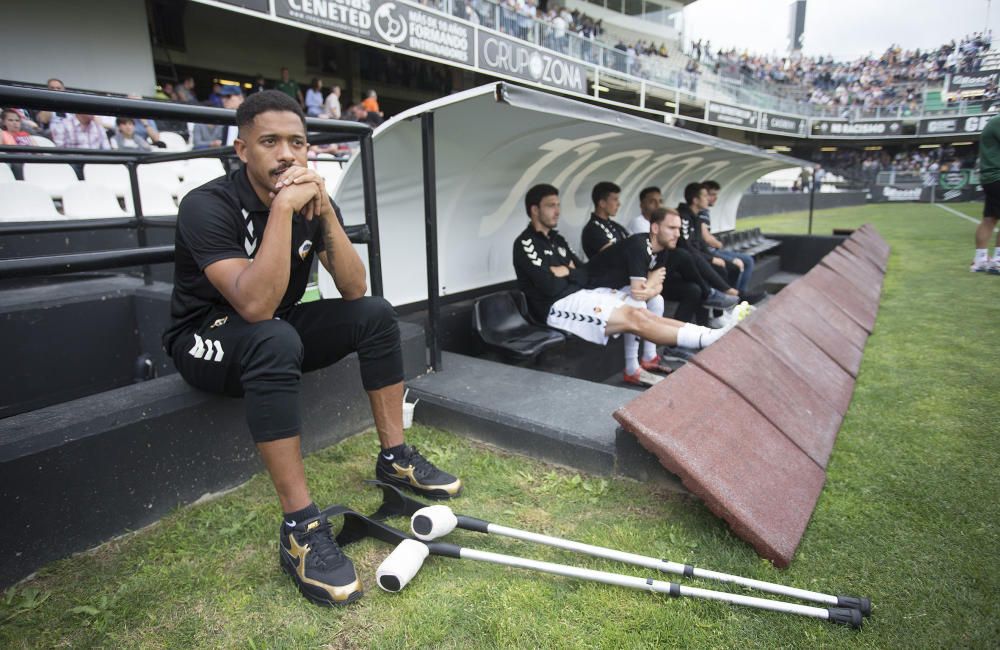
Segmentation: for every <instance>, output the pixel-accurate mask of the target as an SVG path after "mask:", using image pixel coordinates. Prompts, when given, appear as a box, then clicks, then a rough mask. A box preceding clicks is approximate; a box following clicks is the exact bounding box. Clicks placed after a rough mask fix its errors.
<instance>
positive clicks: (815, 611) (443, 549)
mask: <svg viewBox="0 0 1000 650" xmlns="http://www.w3.org/2000/svg"><path fill="white" fill-rule="evenodd" d="M371 483H373V484H375V485H377V486H378V487H380V488H381V489H382V495H383V502H382V506H381V507H380V508H379V510H378V511H377V512H376V513H374V514H373V515H372V517H371V520H374V521H372V524H373V525H375V526H378V527H379V528H381V529H388V530H393V531H394V532H396V533H399V535H398V537H396V538H393V539H388V538H386V537H385V536H384V535H374V536H377V537H379V538H380V539H383V540H384V541H391V542H397V541H398V545H397V546H396V548H395V550H393V551H392V553H390V554H389V556H388V557H387V558H386V559H385V560H384V561H383V562H382V564H381V565H379V567H378V570H377V571H376V581H377V582H378V584H379V586H380V587H381V588H382V589H384V590H386V591H390V592H396V591H400V590H401V589H403V588H404V587H406V585H407V584H408V583H409V582H410V581H411V580H412V579H413V578H414V576H416V574H417V572H418V571H419V570H420V567H421V566H423V562H424V560H425V559H427V557H428V556H429V555H438V556H442V557H453V558H459V559H465V560H478V561H480V562H492V563H494V564H501V565H504V566H511V567H517V568H521V569H531V570H534V571H540V572H542V573H550V574H554V575H560V576H566V577H569V578H579V579H582V580H589V581H592V582H601V583H604V584H610V585H617V586H620V587H629V588H631V589H640V590H645V591H652V592H657V593H663V594H668V595H670V596H675V597H680V596H683V597H689V598H703V599H707V600H717V601H721V602H726V603H730V604H733V605H743V606H746V607H753V608H756V609H764V610H768V611H773V612H784V613H786V614H797V615H799V616H807V617H810V618H817V619H820V620H825V621H829V622H831V623H838V624H841V625H849V626H851V627H853V628H860V627H861V624H862V620H863V617H866V616H870V615H871V600H869V599H868V598H861V597H856V596H833V595H829V594H823V593H819V592H816V591H808V590H805V589H798V588H795V587H786V586H784V585H779V584H775V583H771V582H764V581H761V580H754V579H752V578H744V577H741V576H736V575H730V574H727V573H720V572H717V571H709V570H707V569H699V568H696V567H693V566H691V565H688V564H678V563H676V562H669V561H667V560H659V559H656V558H652V557H646V556H643V555H637V554H635V553H627V552H624V551H617V550H614V549H610V548H604V547H600V546H593V545H590V544H584V543H581V542H574V541H570V540H566V539H561V538H559V537H550V536H548V535H541V534H538V533H532V532H529V531H525V530H519V529H516V528H508V527H506V526H500V525H498V524H493V523H490V522H487V521H483V520H481V519H476V518H474V517H466V516H463V515H456V514H454V513H453V512H452V511H451V508H449V507H448V506H445V505H432V506H427V505H426V504H424V503H421V502H419V501H417V500H415V499H412V498H410V497H408V496H406V495H404V494H402V493H401V492H400V491H399V490H398V489H396V488H395V487H394V486H392V485H389V484H387V483H382V482H379V481H371ZM394 516H409V517H410V525H411V528H412V531H413V534H414V536H416V537H417V539H412V538H409V537H408V536H406V535H405V534H404V533H401V532H400V531H395V529H392V528H390V527H388V526H386V525H385V524H382V523H381V522H380V520H381V519H385V518H388V517H394ZM455 528H461V529H463V530H469V531H475V532H480V533H487V534H492V535H500V536H503V537H510V538H513V539H519V540H522V541H526V542H535V543H537V544H544V545H546V546H553V547H556V548H560V549H564V550H567V551H573V552H576V553H582V554H584V555H590V556H593V557H599V558H603V559H606V560H613V561H616V562H623V563H626V564H632V565H635V566H641V567H645V568H647V569H654V570H657V571H661V572H664V573H672V574H676V575H681V576H684V577H687V578H699V579H703V580H715V581H717V582H725V583H730V584H736V585H740V586H742V587H747V588H750V589H756V590H758V591H763V592H767V593H770V594H775V595H779V596H785V597H789V598H796V599H799V600H805V601H809V602H812V603H817V604H820V605H824V606H823V607H821V606H815V605H802V604H797V603H789V602H784V601H779V600H769V599H766V598H758V597H755V596H744V595H740V594H733V593H728V592H722V591H713V590H710V589H701V588H699V587H688V586H685V585H680V584H678V583H675V582H664V581H661V580H656V579H653V578H641V577H636V576H629V575H622V574H618V573H610V572H606V571H596V570H593V569H585V568H582V567H575V566H568V565H563V564H555V563H552V562H542V561H539V560H532V559H528V558H523V557H517V556H512V555H503V554H500V553H492V552H489V551H479V550H476V549H471V548H464V547H461V546H457V545H455V544H449V543H446V542H438V541H434V540H436V539H438V538H440V537H443V536H445V535H447V534H448V533H450V532H452V531H453V530H454V529H455ZM338 540H339V538H338ZM345 541H348V540H345Z"/></svg>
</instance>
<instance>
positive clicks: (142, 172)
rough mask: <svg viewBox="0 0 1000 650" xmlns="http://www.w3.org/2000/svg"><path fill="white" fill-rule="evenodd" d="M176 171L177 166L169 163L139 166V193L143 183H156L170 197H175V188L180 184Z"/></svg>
mask: <svg viewBox="0 0 1000 650" xmlns="http://www.w3.org/2000/svg"><path fill="white" fill-rule="evenodd" d="M177 169H178V166H177V165H175V164H173V163H169V162H166V163H153V164H151V165H139V187H140V191H141V188H142V186H143V185H144V184H145V183H156V184H158V185H162V186H163V187H165V188H167V190H168V191H169V192H170V194H171V196H175V195H176V194H177V188H178V187H179V186H180V184H181V181H180V179H179V178H178V177H177Z"/></svg>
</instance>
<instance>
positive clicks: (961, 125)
mask: <svg viewBox="0 0 1000 650" xmlns="http://www.w3.org/2000/svg"><path fill="white" fill-rule="evenodd" d="M992 118H993V115H967V116H965V117H934V118H928V119H924V120H920V123H919V124H918V125H917V134H918V135H953V134H954V135H963V134H970V133H973V134H974V133H979V132H980V131H982V130H983V129H984V128H985V127H986V123H987V122H989V121H990V120H991V119H992Z"/></svg>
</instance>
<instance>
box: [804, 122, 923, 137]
mask: <svg viewBox="0 0 1000 650" xmlns="http://www.w3.org/2000/svg"><path fill="white" fill-rule="evenodd" d="M812 134H813V136H815V137H820V138H825V137H833V138H886V137H894V136H897V135H902V134H903V122H902V121H900V120H870V121H861V122H848V121H846V120H839V121H835V120H813V123H812Z"/></svg>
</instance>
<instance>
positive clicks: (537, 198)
mask: <svg viewBox="0 0 1000 650" xmlns="http://www.w3.org/2000/svg"><path fill="white" fill-rule="evenodd" d="M547 196H559V190H558V189H556V187H555V185H549V184H548V183H539V184H538V185H535V186H534V187H532V188H531V189H530V190H528V193H527V194H525V195H524V211H525V212H527V213H528V217H529V218H530V217H531V206H533V205H541V203H542V199H544V198H545V197H547Z"/></svg>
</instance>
